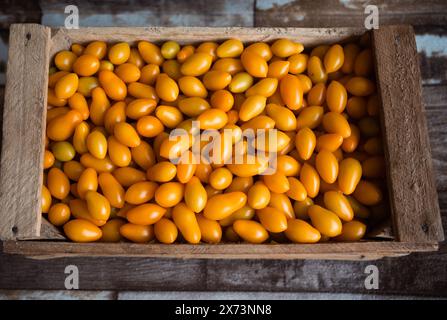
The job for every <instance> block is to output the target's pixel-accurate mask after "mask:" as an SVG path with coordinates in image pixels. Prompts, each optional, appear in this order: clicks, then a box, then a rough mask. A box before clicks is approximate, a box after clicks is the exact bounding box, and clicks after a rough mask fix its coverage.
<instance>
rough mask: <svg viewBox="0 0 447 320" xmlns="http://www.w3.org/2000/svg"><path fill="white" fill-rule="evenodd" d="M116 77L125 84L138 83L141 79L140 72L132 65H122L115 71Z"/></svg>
mask: <svg viewBox="0 0 447 320" xmlns="http://www.w3.org/2000/svg"><path fill="white" fill-rule="evenodd" d="M115 73H116V75H117V76H118V77H119V78H120V79H121V80H123V81H124V82H125V83H131V82H135V81H138V80H139V79H140V77H141V71H140V69H138V67H137V66H136V65H135V64H133V63H123V64H121V65H119V66H118V67H117V68H116V70H115Z"/></svg>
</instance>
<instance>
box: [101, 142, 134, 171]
mask: <svg viewBox="0 0 447 320" xmlns="http://www.w3.org/2000/svg"><path fill="white" fill-rule="evenodd" d="M107 146H108V154H109V157H110V160H111V161H112V163H113V164H115V165H116V166H117V167H126V166H128V165H129V164H130V161H131V160H132V155H131V153H130V150H129V148H128V147H127V146H126V145H124V144H122V143H121V142H119V141H118V140H117V139H116V138H115V137H114V136H110V137H109V138H108V139H107Z"/></svg>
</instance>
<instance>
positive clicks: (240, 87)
mask: <svg viewBox="0 0 447 320" xmlns="http://www.w3.org/2000/svg"><path fill="white" fill-rule="evenodd" d="M252 84H253V77H252V76H251V75H250V74H248V73H247V72H239V73H237V74H235V75H234V76H233V78H232V79H231V82H230V84H229V85H228V89H229V90H230V91H231V92H233V93H241V92H244V91H246V90H247V89H248V88H250V87H251V85H252Z"/></svg>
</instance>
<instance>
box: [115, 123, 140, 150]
mask: <svg viewBox="0 0 447 320" xmlns="http://www.w3.org/2000/svg"><path fill="white" fill-rule="evenodd" d="M113 134H114V136H115V138H116V139H117V140H118V141H119V142H121V143H122V144H124V145H126V146H128V147H131V148H132V147H138V146H139V145H140V143H141V139H140V137H139V135H138V133H137V131H136V130H135V128H134V127H132V126H131V125H130V124H128V123H127V122H119V123H117V124H115V126H114V128H113Z"/></svg>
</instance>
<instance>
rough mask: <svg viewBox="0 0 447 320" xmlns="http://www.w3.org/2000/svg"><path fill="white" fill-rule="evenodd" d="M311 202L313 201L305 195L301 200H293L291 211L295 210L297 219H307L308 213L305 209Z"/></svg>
mask: <svg viewBox="0 0 447 320" xmlns="http://www.w3.org/2000/svg"><path fill="white" fill-rule="evenodd" d="M313 204H314V202H313V201H312V199H311V198H309V197H306V199H304V200H303V201H295V203H294V204H293V211H294V212H295V216H296V217H297V219H302V220H308V219H309V215H308V214H307V211H308V209H309V207H310V206H312V205H313Z"/></svg>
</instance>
